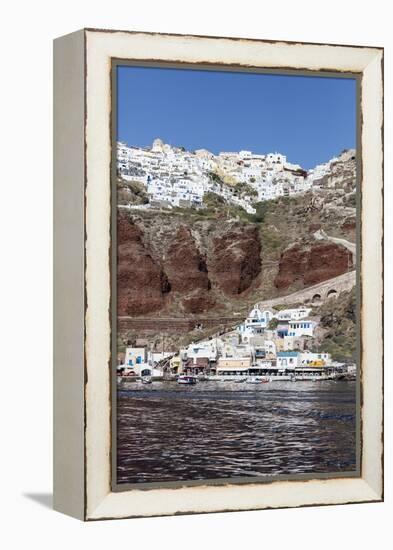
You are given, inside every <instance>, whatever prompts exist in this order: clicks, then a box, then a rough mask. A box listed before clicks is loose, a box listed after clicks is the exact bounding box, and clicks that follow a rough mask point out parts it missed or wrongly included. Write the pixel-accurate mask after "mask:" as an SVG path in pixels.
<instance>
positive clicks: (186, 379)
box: [177, 374, 197, 386]
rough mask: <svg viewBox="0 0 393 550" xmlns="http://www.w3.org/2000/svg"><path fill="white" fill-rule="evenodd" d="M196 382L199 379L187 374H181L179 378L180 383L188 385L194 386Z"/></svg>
mask: <svg viewBox="0 0 393 550" xmlns="http://www.w3.org/2000/svg"><path fill="white" fill-rule="evenodd" d="M196 382H197V379H196V378H195V376H189V375H186V374H181V375H180V376H179V378H178V379H177V383H178V384H184V385H187V386H192V385H194V384H196Z"/></svg>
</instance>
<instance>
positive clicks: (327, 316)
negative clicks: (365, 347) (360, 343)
mask: <svg viewBox="0 0 393 550" xmlns="http://www.w3.org/2000/svg"><path fill="white" fill-rule="evenodd" d="M314 314H315V315H318V316H320V326H319V327H318V330H317V334H316V337H315V339H314V342H313V343H314V344H315V348H316V349H319V350H320V351H325V352H328V353H330V354H331V355H332V357H333V359H335V360H337V361H346V360H352V361H355V360H356V293H355V289H353V290H351V291H350V292H343V293H342V294H341V295H340V296H339V297H337V298H332V299H330V300H328V301H327V302H326V303H325V304H323V305H322V306H320V307H318V308H316V309H315V311H314Z"/></svg>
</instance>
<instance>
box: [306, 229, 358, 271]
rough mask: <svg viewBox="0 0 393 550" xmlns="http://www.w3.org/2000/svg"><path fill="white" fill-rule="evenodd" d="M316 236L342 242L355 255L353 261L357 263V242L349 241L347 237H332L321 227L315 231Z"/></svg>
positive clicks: (319, 238) (336, 242)
mask: <svg viewBox="0 0 393 550" xmlns="http://www.w3.org/2000/svg"><path fill="white" fill-rule="evenodd" d="M314 238H315V239H317V240H318V241H324V240H326V241H330V242H332V243H335V244H341V245H342V246H345V248H346V249H347V250H349V251H350V252H352V255H353V263H356V243H352V242H351V241H347V240H346V239H339V238H338V237H331V236H330V235H328V234H327V233H325V231H324V230H323V229H319V230H318V231H316V232H315V233H314Z"/></svg>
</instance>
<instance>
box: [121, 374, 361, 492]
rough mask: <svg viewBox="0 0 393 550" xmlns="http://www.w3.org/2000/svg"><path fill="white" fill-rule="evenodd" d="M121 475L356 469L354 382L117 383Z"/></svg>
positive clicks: (130, 479) (160, 477)
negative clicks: (188, 384) (250, 383)
mask: <svg viewBox="0 0 393 550" xmlns="http://www.w3.org/2000/svg"><path fill="white" fill-rule="evenodd" d="M117 406H118V427H117V429H118V440H117V444H118V453H117V478H118V479H117V481H118V483H142V482H161V481H178V480H202V479H217V478H230V477H239V476H241V477H243V476H250V477H251V476H252V477H254V476H266V475H277V474H286V475H288V474H299V473H304V474H310V475H311V474H313V473H321V472H326V473H333V472H349V471H354V470H355V469H356V383H355V382H347V381H342V382H338V381H318V382H295V383H293V382H271V383H269V384H260V385H252V386H251V385H249V384H236V383H232V382H199V383H198V384H196V385H195V386H180V385H178V384H177V383H176V382H153V384H151V385H149V386H147V385H142V384H140V383H138V382H121V383H120V384H119V385H118V403H117Z"/></svg>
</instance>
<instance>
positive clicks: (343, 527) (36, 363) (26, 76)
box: [0, 0, 393, 550]
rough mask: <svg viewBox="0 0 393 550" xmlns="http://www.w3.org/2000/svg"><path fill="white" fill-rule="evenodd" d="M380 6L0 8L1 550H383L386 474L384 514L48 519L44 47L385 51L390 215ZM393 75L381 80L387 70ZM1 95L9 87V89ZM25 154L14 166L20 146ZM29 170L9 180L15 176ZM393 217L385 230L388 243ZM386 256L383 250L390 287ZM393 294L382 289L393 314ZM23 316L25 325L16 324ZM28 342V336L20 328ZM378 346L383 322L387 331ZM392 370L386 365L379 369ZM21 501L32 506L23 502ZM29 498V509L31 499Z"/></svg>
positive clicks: (369, 508)
mask: <svg viewBox="0 0 393 550" xmlns="http://www.w3.org/2000/svg"><path fill="white" fill-rule="evenodd" d="M388 5H389V4H388V2H386V1H381V0H374V1H373V2H367V3H362V2H358V1H355V0H347V1H346V2H342V1H341V0H331V1H330V2H318V5H316V4H315V3H312V2H309V1H306V0H297V1H295V2H293V1H290V0H287V1H283V0H276V1H275V2H266V1H262V0H257V1H255V2H252V1H249V0H243V1H242V2H232V3H231V2H228V1H226V2H219V1H216V2H212V1H211V0H199V1H198V3H197V4H188V3H186V2H184V0H167V1H166V2H162V1H156V2H130V1H129V0H112V1H111V2H109V3H107V2H97V1H94V0H85V1H84V2H81V1H80V0H67V1H65V0H58V1H56V2H44V1H43V0H36V1H35V2H29V1H28V0H25V1H17V0H15V1H14V2H12V3H11V2H9V1H8V2H4V3H3V5H2V32H1V34H0V40H1V46H2V47H1V52H2V54H3V56H2V76H3V79H2V86H1V87H0V94H1V101H0V106H1V107H0V108H1V126H2V132H1V137H0V139H1V140H2V143H1V152H2V163H1V170H2V173H3V172H5V173H3V174H2V176H3V177H2V178H1V181H2V183H3V184H2V187H1V190H2V193H3V192H5V197H2V199H1V200H0V209H1V215H0V220H1V223H2V225H3V229H2V232H1V237H2V269H1V277H2V283H3V284H2V288H3V289H5V292H4V293H3V298H2V316H1V320H2V332H1V334H2V341H3V342H4V343H5V353H4V348H3V355H2V361H1V362H2V367H3V369H2V372H3V373H4V374H5V376H6V379H5V380H4V382H3V388H6V390H5V389H4V391H3V392H2V398H1V400H0V403H1V407H2V412H3V414H2V415H1V418H2V420H3V424H4V427H3V428H2V443H3V448H5V449H6V450H7V452H3V453H2V455H1V462H2V464H1V465H2V472H3V474H4V475H3V478H2V479H3V481H2V486H1V488H2V495H1V507H2V512H1V517H2V528H1V539H2V541H4V542H3V544H4V547H5V548H27V547H29V548H32V549H35V548H40V550H46V549H51V548H56V549H57V550H63V549H67V550H68V549H69V548H70V547H71V548H88V547H89V548H93V549H94V550H98V549H105V550H107V549H108V548H125V547H133V548H138V547H143V548H144V549H145V550H149V549H153V548H160V550H165V549H169V548H170V549H171V550H175V549H180V548H181V549H184V548H187V549H188V550H194V549H197V548H198V549H199V548H225V549H227V550H230V549H235V548H236V549H238V548H244V547H247V546H252V547H255V546H258V547H262V546H263V547H266V548H277V549H278V550H280V549H281V548H286V547H291V548H292V549H294V550H296V549H297V548H301V549H302V550H311V549H312V550H315V548H318V550H332V549H337V550H339V549H342V548H355V549H356V550H363V549H369V548H376V547H377V548H381V549H384V548H388V546H389V543H388V540H389V539H391V527H390V525H391V517H392V494H393V493H392V489H393V488H392V476H391V466H389V469H388V471H387V472H386V484H387V490H386V502H385V504H371V505H355V506H350V505H348V506H341V507H322V508H304V509H293V510H276V511H263V512H247V513H236V514H214V515H202V516H183V517H172V518H157V519H154V520H130V521H105V522H93V523H90V524H88V525H84V524H82V523H79V522H77V521H76V520H72V519H70V518H68V517H65V516H61V515H60V514H58V513H54V512H52V511H51V510H50V509H49V508H48V507H47V506H42V505H40V501H41V502H44V503H48V501H49V498H50V497H48V495H49V494H50V492H51V488H52V480H51V468H52V457H51V454H52V448H51V445H52V443H51V391H52V358H51V315H52V313H51V307H52V306H51V273H52V268H51V261H52V260H51V257H52V255H51V203H52V196H51V195H52V192H51V185H52V168H51V154H52V145H51V120H52V113H51V103H52V99H51V97H52V81H51V78H52V77H51V74H52V68H51V63H52V52H51V49H52V45H51V40H52V39H53V38H55V37H57V36H60V35H62V34H66V33H68V32H71V31H74V30H76V29H79V28H81V27H84V26H90V27H100V28H115V29H116V28H117V29H134V30H144V31H163V32H175V33H191V34H192V33H194V34H211V35H226V36H244V37H251V38H267V39H287V40H295V41H296V40H301V41H314V42H324V41H327V42H333V43H335V42H336V43H347V44H364V45H385V46H386V52H385V54H386V69H387V70H386V72H385V83H386V106H385V125H386V141H385V148H386V149H385V162H386V170H387V171H386V180H385V181H386V195H385V197H386V199H385V200H386V202H387V203H389V202H390V204H392V198H393V196H392V190H391V188H392V186H391V182H392V181H393V177H392V176H393V174H392V169H391V159H392V158H393V154H392V140H391V129H392V123H391V121H392V120H393V112H392V101H391V98H392V70H391V67H392V33H391V23H390V17H389V16H388ZM389 67H390V68H389ZM5 84H6V85H5ZM21 142H22V143H23V144H24V147H23V157H21V153H20V151H19V147H15V143H21ZM22 159H23V162H24V165H25V166H28V167H29V169H30V174H29V176H28V177H26V170H25V169H23V177H22V178H20V179H19V178H18V172H15V168H14V167H15V166H18V167H19V166H20V165H21V164H20V163H21V160H22ZM392 220H393V217H392V216H387V219H386V233H387V235H386V238H387V239H389V238H390V243H391V242H392V241H391V237H392V223H393V221H392ZM391 250H392V247H391V246H390V249H389V248H388V247H387V248H386V262H387V265H386V267H387V273H386V277H387V279H390V281H391V280H392V279H391V277H392V270H391V263H392V252H391ZM391 288H392V285H391V284H387V285H386V298H387V306H389V305H390V306H391V307H388V308H387V310H388V311H392V292H391ZM25 314H26V317H24V315H25ZM23 319H25V323H24V322H23ZM26 325H27V326H28V330H24V328H25V326H26ZM385 326H386V334H390V333H391V329H392V322H391V319H390V318H389V316H386V318H385ZM22 334H23V346H24V348H25V349H29V350H34V352H32V353H31V355H30V357H29V365H28V368H27V369H24V371H23V378H20V379H18V378H17V376H16V374H15V370H14V369H12V366H13V365H14V364H15V358H16V357H18V356H19V353H20V345H21V341H22ZM386 362H387V367H390V366H391V365H390V363H391V352H390V350H388V353H387V356H386ZM392 381H393V380H392V374H391V368H386V381H385V391H386V396H387V416H386V423H387V426H386V431H385V433H386V440H387V448H386V464H387V465H388V464H391V463H392V435H391V434H392V406H391V395H392V391H391V388H392V386H393V384H392ZM29 495H30V496H29ZM34 495H35V496H34Z"/></svg>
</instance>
